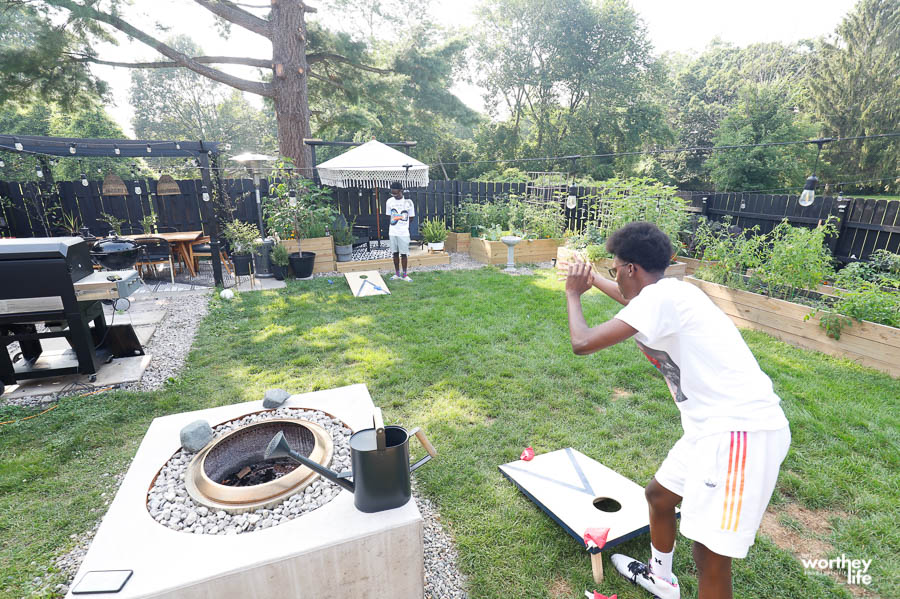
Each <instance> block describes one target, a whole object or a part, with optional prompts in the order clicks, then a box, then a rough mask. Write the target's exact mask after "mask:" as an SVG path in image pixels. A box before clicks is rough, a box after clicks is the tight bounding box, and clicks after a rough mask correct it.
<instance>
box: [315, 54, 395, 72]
mask: <svg viewBox="0 0 900 599" xmlns="http://www.w3.org/2000/svg"><path fill="white" fill-rule="evenodd" d="M328 61H331V62H343V63H344V64H349V65H350V66H352V67H355V68H357V69H361V70H363V71H369V72H370V73H378V74H380V75H390V74H391V73H393V72H394V71H392V70H391V69H379V68H376V67H370V66H369V65H365V64H359V63H358V62H354V61H352V60H350V59H349V58H347V57H346V56H341V55H340V54H329V53H323V52H313V53H312V54H307V55H306V62H307V64H315V63H317V62H328Z"/></svg>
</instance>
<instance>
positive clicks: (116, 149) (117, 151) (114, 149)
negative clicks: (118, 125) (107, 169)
mask: <svg viewBox="0 0 900 599" xmlns="http://www.w3.org/2000/svg"><path fill="white" fill-rule="evenodd" d="M113 152H115V153H116V156H119V155H120V154H122V150H120V149H119V146H118V145H115V146H113Z"/></svg>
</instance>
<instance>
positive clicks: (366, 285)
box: [344, 270, 391, 297]
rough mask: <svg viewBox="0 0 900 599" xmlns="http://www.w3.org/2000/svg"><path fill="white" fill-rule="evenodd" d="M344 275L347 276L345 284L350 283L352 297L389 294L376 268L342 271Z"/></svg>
mask: <svg viewBox="0 0 900 599" xmlns="http://www.w3.org/2000/svg"><path fill="white" fill-rule="evenodd" d="M344 276H345V277H347V284H348V285H350V291H351V292H352V293H353V295H354V297H368V296H370V295H390V294H391V291H390V290H389V289H388V287H387V285H385V283H384V279H382V278H381V275H380V274H378V271H377V270H363V271H359V272H348V273H344Z"/></svg>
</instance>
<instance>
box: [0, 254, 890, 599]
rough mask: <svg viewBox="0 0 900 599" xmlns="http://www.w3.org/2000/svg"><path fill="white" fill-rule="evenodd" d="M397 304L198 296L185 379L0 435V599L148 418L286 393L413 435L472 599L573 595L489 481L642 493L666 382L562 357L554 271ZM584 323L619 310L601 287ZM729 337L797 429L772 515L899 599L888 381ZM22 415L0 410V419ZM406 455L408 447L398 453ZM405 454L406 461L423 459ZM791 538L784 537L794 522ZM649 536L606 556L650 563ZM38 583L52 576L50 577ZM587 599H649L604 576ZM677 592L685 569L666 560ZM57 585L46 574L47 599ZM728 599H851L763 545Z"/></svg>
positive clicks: (687, 582) (494, 278)
mask: <svg viewBox="0 0 900 599" xmlns="http://www.w3.org/2000/svg"><path fill="white" fill-rule="evenodd" d="M414 278H415V281H414V282H413V283H412V284H404V283H399V282H395V284H394V285H392V289H391V291H392V293H393V295H391V296H389V297H372V298H365V299H353V298H352V297H351V295H350V293H349V291H348V288H347V286H346V284H345V283H344V281H343V279H342V278H335V279H333V281H334V282H333V284H329V282H328V280H326V279H321V278H320V279H316V280H314V281H310V282H293V283H290V284H289V285H288V288H287V289H285V290H282V291H278V292H258V293H244V294H241V295H240V296H238V298H237V299H236V300H234V301H233V302H230V303H225V302H222V301H221V300H218V299H216V300H214V301H213V304H212V306H211V312H210V315H209V316H208V317H207V318H206V320H205V321H204V323H203V324H202V326H201V328H200V331H199V333H198V337H197V339H196V341H195V345H194V350H193V351H192V353H191V355H190V357H189V360H188V364H187V367H186V369H185V370H184V372H183V373H182V374H181V376H179V377H178V378H177V379H175V380H171V381H169V384H168V385H167V386H166V387H165V388H164V389H163V390H160V391H158V392H152V393H126V392H115V393H107V394H102V395H97V396H93V397H85V398H68V399H64V400H63V401H61V402H60V404H59V407H58V408H57V409H55V410H54V411H52V412H48V413H46V414H43V415H41V416H39V417H37V418H33V419H30V420H27V421H22V422H18V423H15V424H8V425H4V426H0V539H2V541H0V542H2V547H0V594H2V596H3V597H21V596H24V595H27V594H28V593H29V592H31V591H32V590H33V586H32V583H33V579H34V578H35V577H39V576H42V575H44V574H45V572H44V569H43V568H44V567H45V566H46V565H49V564H52V558H53V557H54V556H55V555H58V554H60V553H62V552H65V551H66V550H68V549H70V548H71V546H72V543H73V542H74V541H72V540H71V537H72V536H73V535H78V534H81V533H83V532H85V531H86V530H88V529H90V528H91V526H92V525H93V524H94V523H95V522H96V520H97V519H98V518H99V517H100V516H102V514H103V513H104V512H105V505H106V502H108V501H109V499H111V489H112V483H111V481H112V478H111V476H110V475H115V474H117V473H120V472H122V471H124V469H125V468H126V467H127V464H128V461H129V459H130V458H131V457H132V456H133V454H134V452H135V450H136V447H137V445H138V443H139V442H140V440H141V438H142V436H143V434H144V432H145V430H146V428H147V426H148V425H149V423H150V420H151V419H152V418H154V417H156V416H160V415H164V414H170V413H175V412H181V411H186V410H194V409H200V408H205V407H211V406H217V405H223V404H230V403H235V402H241V401H249V400H254V399H259V398H261V397H262V394H263V392H264V391H265V389H267V388H271V387H283V388H285V389H288V390H289V391H292V392H305V391H313V390H317V389H327V388H330V387H337V386H341V385H348V384H352V383H360V382H362V383H365V384H366V385H368V388H369V391H370V393H371V394H372V397H373V398H374V400H375V402H376V404H378V405H381V406H382V407H383V408H384V412H385V421H386V422H390V423H398V424H403V425H406V426H421V427H422V428H423V429H424V430H425V431H426V433H427V434H428V436H429V438H430V439H431V441H432V442H433V443H434V445H435V447H436V448H437V449H438V451H439V452H440V456H439V458H438V459H437V460H435V461H434V462H432V463H431V464H429V465H428V466H427V467H425V468H422V469H421V470H419V471H417V473H416V475H415V476H416V478H417V480H418V483H419V489H420V492H423V493H425V494H426V495H427V496H428V497H430V498H431V499H432V500H433V501H434V502H435V503H436V504H437V505H438V507H439V509H440V513H441V517H442V521H443V522H444V524H445V526H446V527H447V528H448V529H449V531H450V532H451V533H452V535H453V536H454V538H455V541H456V543H457V546H458V549H459V555H460V567H461V568H462V570H463V571H464V573H465V574H466V575H467V576H468V580H469V591H470V596H471V597H491V598H497V599H501V598H502V599H506V598H507V597H522V598H526V597H579V596H583V591H584V590H585V589H593V588H594V587H595V585H594V584H593V582H592V581H591V569H590V562H589V559H588V556H587V555H586V553H585V552H584V550H583V549H580V548H579V547H578V545H577V544H576V542H575V541H574V540H573V539H572V538H571V537H569V536H568V535H566V534H565V533H564V532H563V531H562V529H561V528H560V527H558V526H557V525H556V524H554V523H553V522H552V521H551V520H550V518H548V517H547V516H545V515H544V514H543V513H542V512H541V511H540V510H539V509H538V508H536V507H535V506H534V505H533V504H532V503H531V502H530V501H528V500H527V499H526V498H525V497H524V496H523V495H522V494H520V493H519V492H518V491H517V490H516V489H515V487H514V486H513V485H512V484H511V483H509V482H508V481H506V479H505V478H503V476H502V475H501V474H500V473H499V471H498V470H497V466H498V464H502V463H505V462H508V461H510V460H513V459H516V458H518V456H519V453H520V452H521V451H522V448H524V447H525V446H528V445H532V446H533V447H534V449H535V451H536V452H538V453H542V452H546V451H551V450H555V449H559V448H563V447H567V446H572V447H575V448H577V449H579V450H580V451H582V452H584V453H585V454H587V455H589V456H592V457H594V458H597V459H599V460H601V461H602V462H603V463H604V464H606V465H608V466H610V467H612V468H614V469H616V470H618V471H619V472H621V473H622V474H624V475H626V476H628V477H629V478H631V479H632V480H635V481H636V482H638V483H639V484H641V485H643V484H646V483H647V482H648V481H649V480H650V478H651V477H652V476H653V473H654V471H655V469H656V468H657V466H658V465H659V463H660V462H661V461H662V459H663V458H664V457H665V455H666V452H667V451H668V449H669V448H670V447H671V446H672V445H673V444H674V443H675V441H676V440H677V439H678V438H679V436H680V435H681V425H680V421H679V417H678V411H677V408H676V407H675V405H674V403H673V402H672V400H671V397H670V395H669V392H668V390H667V388H666V385H665V383H664V381H663V379H662V377H661V376H660V375H659V374H658V373H657V372H656V370H655V368H653V366H652V365H651V364H650V363H649V362H648V361H647V360H646V358H644V357H643V355H642V354H641V353H640V352H639V351H638V350H637V348H636V347H635V345H634V344H633V343H631V342H628V343H624V344H621V345H620V346H616V347H613V348H610V349H608V350H604V351H602V352H600V353H599V354H595V355H593V356H588V357H578V356H575V355H573V354H572V351H571V348H570V345H569V341H568V328H567V324H566V313H565V302H564V297H563V294H562V284H561V283H558V282H557V281H556V280H555V274H554V273H552V272H549V271H538V273H537V274H536V275H534V276H519V277H511V276H508V275H505V274H502V273H501V272H500V271H498V270H497V269H494V268H485V269H482V270H477V271H456V272H431V273H416V274H415V275H414ZM585 303H586V315H587V318H588V321H589V322H593V323H599V322H600V321H601V320H603V319H606V318H608V317H610V316H611V315H613V314H615V312H616V310H617V307H618V304H615V303H614V302H613V301H612V300H609V299H608V298H606V297H605V296H603V295H602V294H600V293H599V292H596V291H593V292H591V293H589V294H588V295H587V296H586V297H585ZM744 337H745V338H746V339H747V341H748V343H749V344H750V347H751V349H752V350H753V351H754V353H755V354H756V356H757V357H758V358H759V360H760V363H761V365H762V367H763V369H764V370H765V371H766V372H767V373H769V375H770V376H772V378H773V380H774V382H775V386H776V390H777V391H778V393H779V394H780V395H781V397H782V398H783V400H784V406H785V411H786V413H787V415H788V419H789V420H790V421H791V426H792V429H793V446H792V449H791V452H790V454H789V455H788V458H787V461H786V463H785V465H784V467H783V469H782V473H781V477H780V479H779V484H778V490H777V491H776V496H775V499H774V502H775V503H776V504H777V505H784V504H786V503H788V502H794V503H798V504H800V505H802V506H804V507H806V508H809V509H813V510H830V511H835V512H839V513H841V514H844V516H842V517H839V518H834V519H833V520H832V521H831V524H832V527H831V530H830V532H828V533H827V536H825V537H824V538H822V539H821V540H823V541H826V542H828V543H829V544H830V545H831V546H832V547H833V551H832V552H831V553H830V554H829V555H822V556H819V557H822V558H827V557H834V556H838V557H839V556H840V555H841V554H842V553H843V554H846V555H847V556H848V557H852V558H861V559H867V560H868V559H871V560H872V566H871V569H870V571H869V573H870V574H871V575H872V577H873V582H872V586H871V590H873V591H875V592H876V593H878V594H879V595H880V596H882V597H885V598H886V597H897V596H900V558H898V556H900V533H898V529H897V526H896V515H897V498H898V495H900V451H898V449H900V443H898V441H900V410H898V405H897V404H898V398H900V381H898V380H894V379H892V378H890V377H889V376H887V375H885V374H881V373H878V372H875V371H872V370H868V369H864V368H860V367H857V366H855V365H853V364H851V363H848V362H845V361H840V360H836V359H833V358H830V357H827V356H824V355H821V354H818V353H814V352H809V351H803V350H800V349H796V348H793V347H790V346H788V345H785V344H783V343H781V342H778V341H776V340H774V339H773V338H771V337H769V336H767V335H764V334H761V333H755V332H744ZM34 413H35V411H34V410H25V409H17V408H11V407H3V408H0V421H4V420H10V419H14V418H22V417H25V416H29V415H31V414H34ZM414 446H415V444H414ZM417 451H418V450H417ZM785 522H786V523H787V524H789V525H792V526H799V524H798V523H797V522H788V521H787V520H785ZM648 545H649V536H646V535H645V536H642V537H639V538H638V539H636V540H633V541H630V542H628V543H626V544H624V545H622V546H620V548H619V550H621V551H622V552H625V553H630V554H632V555H635V556H637V557H642V558H646V557H647V554H648V552H649V549H648ZM51 570H52V568H51ZM606 570H607V579H606V581H605V582H604V583H603V585H602V587H601V588H599V589H598V590H601V591H602V592H604V593H605V594H613V593H618V595H619V597H620V598H622V599H629V598H634V599H637V598H646V597H647V596H648V595H646V594H645V593H644V592H643V591H641V590H639V589H636V588H634V587H631V586H630V585H629V584H628V583H626V582H624V581H623V580H622V579H621V578H619V577H618V575H616V574H615V573H614V571H613V569H612V567H611V565H610V564H609V563H608V562H607V565H606ZM675 570H676V572H677V573H678V575H679V578H680V580H681V582H682V586H683V588H684V592H683V595H682V596H683V597H695V596H696V576H695V574H696V570H695V568H694V565H693V562H692V560H691V556H690V544H689V542H687V540H686V539H684V538H683V537H679V542H678V544H677V547H676V551H675ZM47 581H49V582H50V583H51V585H50V586H51V589H52V584H55V583H56V582H59V581H60V576H59V575H58V574H56V575H54V574H53V572H52V571H51V572H50V575H49V576H47V577H46V578H45V580H44V582H43V583H42V584H45V583H46V582H47ZM734 584H735V591H736V592H735V596H736V597H765V598H766V599H775V598H804V599H807V598H813V597H815V598H821V597H847V598H849V597H851V595H850V593H849V591H848V590H847V588H846V587H844V586H840V585H838V584H836V583H835V582H833V581H832V580H831V579H830V578H828V577H826V576H822V575H807V574H805V573H804V571H803V568H802V566H801V565H800V563H799V562H798V561H797V560H796V559H795V558H793V557H792V556H791V555H790V554H789V553H788V552H787V551H785V550H783V549H780V548H779V547H777V546H776V545H775V544H774V543H773V542H771V541H770V540H768V539H767V538H762V537H760V538H758V540H757V543H756V545H754V547H753V548H752V549H751V551H750V555H749V557H748V559H746V560H738V561H736V562H735V568H734Z"/></svg>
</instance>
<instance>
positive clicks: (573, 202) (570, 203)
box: [566, 156, 578, 210]
mask: <svg viewBox="0 0 900 599" xmlns="http://www.w3.org/2000/svg"><path fill="white" fill-rule="evenodd" d="M569 160H571V161H572V168H571V170H572V182H571V184H569V195H568V197H567V198H566V208H568V209H569V210H574V209H575V207H576V206H578V189H577V188H576V187H575V162H576V161H577V160H578V156H569Z"/></svg>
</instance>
